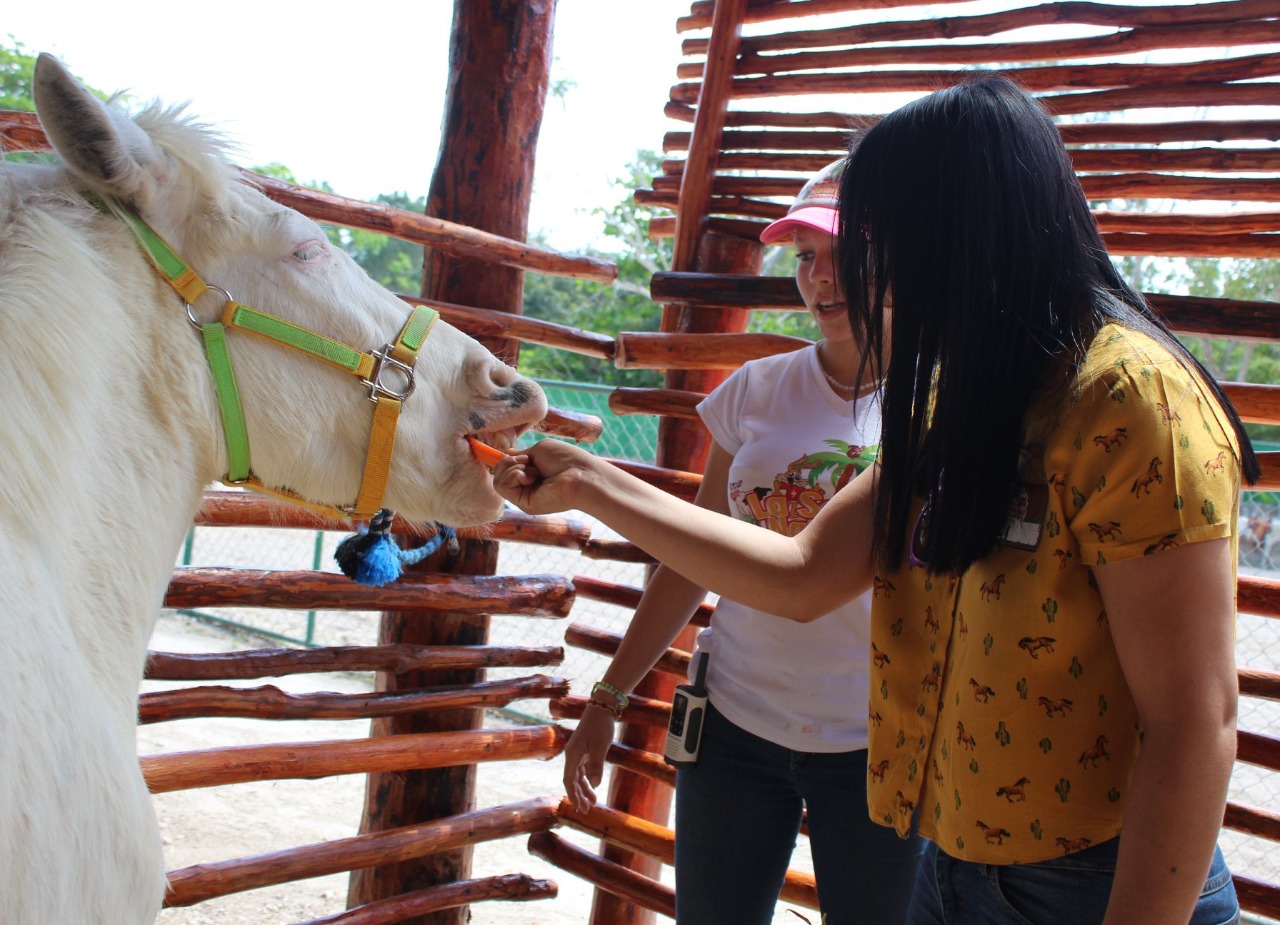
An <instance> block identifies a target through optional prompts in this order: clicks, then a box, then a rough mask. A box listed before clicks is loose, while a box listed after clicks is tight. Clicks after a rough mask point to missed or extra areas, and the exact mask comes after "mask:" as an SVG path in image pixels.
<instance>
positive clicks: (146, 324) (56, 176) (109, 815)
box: [0, 55, 546, 925]
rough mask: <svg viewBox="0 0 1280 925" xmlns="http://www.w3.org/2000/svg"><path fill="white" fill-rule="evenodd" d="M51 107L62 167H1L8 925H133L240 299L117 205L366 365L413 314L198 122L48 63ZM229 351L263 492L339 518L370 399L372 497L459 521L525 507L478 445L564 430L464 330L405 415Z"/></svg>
mask: <svg viewBox="0 0 1280 925" xmlns="http://www.w3.org/2000/svg"><path fill="white" fill-rule="evenodd" d="M35 97H36V107H37V110H38V113H39V116H40V119H41V122H42V123H43V125H44V127H45V130H46V133H47V134H48V136H49V139H50V141H51V143H52V145H53V147H54V149H55V151H56V152H57V154H58V155H59V157H60V158H61V160H62V161H63V163H64V164H65V166H48V165H23V164H5V165H2V166H0V390H2V391H0V394H2V395H3V398H4V404H5V408H4V411H3V413H2V414H0V454H2V457H0V458H2V459H3V475H2V476H0V922H3V923H4V925H85V923H95V925H136V923H148V922H152V921H153V920H154V918H155V916H156V914H157V912H158V910H159V908H160V904H161V900H162V896H163V893H164V889H165V877H164V860H163V856H162V852H161V843H160V836H159V831H158V828H157V825H156V822H155V819H154V817H153V815H152V810H151V806H150V800H149V797H148V794H147V790H146V787H145V785H144V783H143V779H142V776H141V774H140V773H139V770H138V762H137V757H136V752H135V728H136V715H137V704H136V700H137V693H138V686H139V682H140V679H141V678H142V671H143V661H144V658H145V654H146V649H147V643H148V639H149V637H150V635H151V630H152V627H153V624H154V622H155V618H156V614H157V612H158V610H159V607H160V604H161V601H162V599H163V595H164V591H165V588H166V585H167V583H168V581H169V577H170V574H171V571H172V568H173V563H174V561H175V558H176V554H177V550H178V549H179V547H180V545H181V542H182V539H183V536H184V534H185V532H186V530H187V528H188V527H189V526H190V524H191V521H192V518H193V516H194V515H195V512H196V509H197V507H198V504H199V501H200V497H201V494H202V492H203V490H204V488H205V486H206V485H208V484H210V482H212V481H215V480H217V479H219V478H223V477H224V476H226V475H227V473H228V468H229V466H232V457H233V456H236V455H237V454H236V453H234V452H230V451H229V450H228V449H227V448H226V445H225V442H224V430H228V431H229V430H232V429H234V428H233V427H232V426H231V425H230V424H227V423H224V422H225V421H227V420H228V419H227V418H225V417H224V414H223V412H222V411H221V410H220V408H221V405H220V402H219V399H218V397H217V396H216V395H215V387H214V380H213V377H212V375H211V372H210V364H209V362H208V361H207V359H206V351H205V347H204V345H203V342H202V330H200V329H198V328H201V327H202V326H203V330H205V331H206V332H207V330H208V323H209V322H211V321H214V320H216V319H217V318H218V317H219V316H220V314H221V312H222V311H223V304H224V302H228V301H230V299H229V298H228V297H227V296H225V295H224V294H222V293H221V292H220V290H210V291H208V292H206V293H204V294H203V295H200V296H199V297H193V298H191V300H190V301H191V305H190V306H189V309H184V305H183V301H184V300H183V299H182V298H180V297H179V296H178V295H177V294H175V292H174V291H173V289H172V288H171V287H170V284H168V283H167V282H165V280H164V279H162V278H161V275H160V273H159V272H157V270H156V269H155V268H154V267H153V266H152V265H151V264H150V263H149V262H148V260H147V259H146V258H145V257H144V255H143V251H142V249H141V247H140V245H139V244H138V243H137V242H136V240H135V238H134V236H133V235H132V234H131V232H130V230H129V228H128V226H127V225H126V223H125V222H124V221H123V220H122V219H121V217H120V216H119V214H109V212H108V211H104V208H107V207H106V205H105V203H106V202H111V203H118V204H122V205H123V207H124V208H127V209H130V210H132V211H133V212H136V213H137V214H138V215H140V216H141V217H142V219H144V220H145V222H146V223H147V224H148V225H149V226H150V227H151V228H153V229H155V231H156V232H157V233H158V234H159V235H160V237H162V238H163V239H164V240H166V241H167V242H168V243H169V244H170V245H171V246H172V249H173V251H174V252H176V254H177V255H179V256H180V257H181V258H182V259H183V260H184V261H185V262H186V263H187V264H188V265H189V266H190V267H193V268H195V270H196V271H198V273H199V275H200V277H202V278H203V280H205V281H206V282H207V283H208V284H209V285H210V286H216V287H221V289H224V290H226V291H227V292H228V293H231V294H232V295H234V299H235V300H236V302H237V303H239V304H243V305H246V306H251V307H252V308H255V309H258V310H259V311H260V312H264V313H270V314H271V315H274V316H277V317H279V318H283V319H286V320H287V321H290V322H293V323H295V324H297V325H301V326H304V327H306V328H308V329H310V330H312V331H315V332H319V333H320V334H323V335H325V336H326V337H327V338H331V339H332V341H334V342H338V343H340V344H346V345H350V346H353V347H355V348H356V349H357V351H358V352H363V351H366V350H372V349H375V348H378V347H380V346H381V345H384V344H388V343H394V342H395V341H396V339H397V334H398V332H400V330H401V327H402V325H404V324H405V322H406V319H407V318H408V317H409V310H408V308H407V307H406V306H405V304H404V303H403V302H401V301H400V300H399V299H397V298H396V297H395V296H393V295H392V294H390V293H388V292H387V291H386V290H384V289H382V288H380V287H379V286H377V285H376V284H375V283H374V282H373V281H371V280H370V279H369V278H368V277H367V276H366V275H365V274H364V273H363V272H362V271H361V270H360V269H359V268H358V267H356V266H355V264H353V263H352V261H351V260H350V259H348V258H347V256H346V255H345V254H343V253H342V252H341V251H340V250H337V249H335V248H333V247H332V246H330V245H329V243H328V242H327V241H326V239H325V236H324V235H323V234H322V233H321V231H320V229H319V228H318V227H317V226H316V224H315V223H314V222H312V221H310V220H308V219H307V218H305V217H304V216H302V215H300V214H298V213H297V212H294V211H292V210H290V209H287V208H284V207H282V206H280V205H277V204H275V203H273V202H272V201H270V200H269V199H267V198H266V197H265V196H263V195H262V194H261V193H260V192H259V191H257V190H255V189H253V188H252V187H251V186H249V185H246V184H245V183H244V182H241V181H240V180H239V179H238V175H237V173H236V171H235V170H234V168H233V167H232V166H231V165H230V163H229V162H228V161H227V160H226V158H225V156H224V154H223V150H222V145H221V143H220V142H219V141H218V140H217V138H216V137H215V136H214V135H213V134H211V133H210V132H209V131H208V130H207V129H205V128H204V127H202V126H198V125H196V124H194V123H193V122H192V121H191V120H190V119H189V118H188V117H185V116H183V115H182V114H181V113H180V112H178V111H175V110H171V109H163V108H161V107H159V106H157V105H152V106H151V107H150V108H148V109H147V110H146V111H144V112H142V113H141V114H139V115H138V116H137V117H136V119H133V118H130V117H128V116H127V115H126V114H125V113H124V112H123V111H122V110H120V109H119V108H117V107H116V106H114V105H104V104H103V103H101V102H100V101H99V100H97V99H96V98H94V97H93V96H91V95H90V94H89V93H87V92H86V91H85V90H84V88H83V87H81V86H80V85H79V84H78V83H77V82H76V81H75V80H74V79H73V78H72V77H71V76H70V75H69V74H68V73H67V72H66V71H65V70H64V69H63V68H62V66H61V65H60V64H59V63H58V62H57V61H55V60H53V59H52V58H50V57H48V56H44V55H42V56H41V57H40V59H39V62H38V64H37V67H36V73H35ZM86 193H90V194H91V195H92V194H96V197H97V199H96V202H97V205H95V204H91V202H90V201H89V199H87V198H86V195H85V194H86ZM110 208H112V209H118V207H116V206H112V207H110ZM185 291H187V292H188V293H190V292H191V290H190V289H188V290H185ZM188 311H189V312H190V317H188ZM226 342H227V345H228V350H229V353H230V358H231V362H232V364H233V367H234V373H235V377H236V380H237V382H238V388H239V392H240V396H241V399H242V405H243V420H244V435H245V437H246V438H247V440H248V444H249V448H250V451H251V453H252V457H251V462H252V469H251V472H252V476H253V477H256V478H257V479H258V480H260V481H261V483H262V484H264V485H266V486H278V487H280V488H282V489H286V490H287V491H289V492H291V493H294V494H296V495H297V496H299V497H301V498H305V499H310V500H313V501H316V502H320V503H323V504H329V505H335V506H345V505H350V504H352V502H353V499H355V498H356V497H357V494H358V491H359V492H360V493H361V494H363V491H362V490H361V489H360V488H359V486H362V485H367V482H365V481H362V480H363V479H364V472H365V458H366V448H367V447H368V446H369V444H370V441H371V420H372V415H373V413H374V412H373V408H374V405H373V404H371V403H370V401H369V399H370V397H371V393H373V392H378V394H380V395H382V397H383V398H386V397H387V394H388V393H389V394H390V395H391V397H392V399H393V401H394V400H395V396H397V395H399V396H404V397H403V414H401V415H400V418H399V423H398V429H397V430H396V432H395V445H394V454H393V457H392V462H391V464H390V472H389V476H388V477H387V482H386V489H385V494H384V499H383V498H375V500H374V504H375V505H376V504H378V503H381V504H385V505H386V506H388V507H392V508H395V509H396V510H398V511H399V512H400V513H401V514H403V515H404V516H406V517H408V518H411V519H414V520H422V521H425V520H439V521H443V522H445V523H450V524H455V525H462V524H476V523H482V522H487V521H491V520H493V519H494V518H496V517H497V516H498V514H499V513H500V511H501V507H502V502H501V500H500V499H499V498H498V496H497V495H496V494H494V492H493V489H492V484H491V482H490V479H489V476H488V473H487V471H486V470H485V469H484V468H483V467H482V466H481V465H480V464H479V463H477V462H476V461H475V460H474V459H473V458H472V456H471V453H470V451H469V449H468V445H467V443H466V439H465V438H466V437H467V435H469V434H470V435H479V436H481V438H482V439H484V438H488V439H493V438H495V437H500V436H506V437H511V436H513V435H515V434H518V433H520V432H521V431H523V430H524V429H526V428H528V427H529V426H530V425H531V424H532V423H534V422H535V421H537V420H539V419H540V418H541V417H542V416H543V415H544V414H545V412H546V404H545V400H544V398H543V396H542V393H541V391H540V390H539V389H538V387H537V386H536V385H535V384H533V383H532V382H530V381H529V380H527V379H525V378H523V377H521V376H519V375H518V374H517V373H516V372H515V371H514V370H512V369H511V368H510V367H508V366H506V365H505V364H503V363H500V362H498V361H497V360H495V359H494V358H493V356H492V355H491V354H489V353H488V352H487V351H485V350H484V349H483V348H482V347H481V346H480V345H479V344H478V343H476V342H475V341H473V340H471V339H470V338H468V337H466V336H465V335H463V334H461V333H460V332H458V331H457V330H455V329H453V328H452V327H450V326H448V325H446V324H444V323H443V322H439V323H436V324H435V326H434V327H433V328H431V330H430V332H429V334H428V335H427V336H426V339H425V343H424V344H423V345H422V348H421V352H420V355H419V356H418V357H417V361H416V375H417V378H416V390H414V391H413V394H412V395H407V396H406V395H405V393H406V392H408V391H409V388H408V383H409V381H411V380H410V378H409V377H410V376H411V373H410V372H409V370H407V369H406V368H405V367H404V366H397V365H395V364H390V365H389V366H388V369H389V370H390V372H384V373H383V374H382V380H381V381H382V386H383V388H382V389H381V390H378V389H377V387H376V386H369V385H368V383H365V384H364V385H362V384H361V382H360V381H358V380H357V379H355V378H353V376H352V375H350V374H349V373H348V372H347V371H343V370H342V369H340V368H338V366H337V365H335V364H334V363H331V362H324V361H322V360H319V359H316V358H315V357H313V356H310V355H307V354H305V353H302V352H299V351H297V350H293V349H288V348H286V347H282V346H280V345H279V344H277V343H273V342H272V341H270V340H267V339H263V338H261V337H257V336H251V335H250V334H246V333H242V332H240V331H237V330H235V329H234V328H231V329H228V330H227V335H226ZM210 349H212V348H210ZM401 358H402V359H403V356H402V357H401ZM405 366H412V360H411V361H410V363H407V364H405ZM373 378H374V379H378V378H379V377H378V375H377V374H375V375H374V377H373ZM380 407H381V406H380ZM381 445H382V446H384V447H385V444H381ZM377 468H378V467H377V465H376V464H375V465H374V466H373V469H377ZM378 482H379V476H378V475H377V473H375V475H374V484H375V487H376V485H377V484H378ZM379 494H382V493H381V492H380V491H376V490H375V491H374V495H379Z"/></svg>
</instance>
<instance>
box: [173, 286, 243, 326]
mask: <svg viewBox="0 0 1280 925" xmlns="http://www.w3.org/2000/svg"><path fill="white" fill-rule="evenodd" d="M207 289H208V290H211V291H213V292H221V293H222V294H223V295H224V296H226V297H227V302H234V301H235V299H233V298H231V293H229V292H227V290H225V289H223V288H222V287H221V286H208V287H207ZM182 304H183V305H184V306H186V309H187V320H188V321H190V322H191V323H192V324H193V325H194V326H195V329H196V330H197V331H203V330H204V325H203V324H201V323H200V322H199V321H197V320H196V314H195V312H194V311H192V310H191V303H190V302H183V303H182ZM222 304H223V305H225V304H227V303H226V302H223V303H222Z"/></svg>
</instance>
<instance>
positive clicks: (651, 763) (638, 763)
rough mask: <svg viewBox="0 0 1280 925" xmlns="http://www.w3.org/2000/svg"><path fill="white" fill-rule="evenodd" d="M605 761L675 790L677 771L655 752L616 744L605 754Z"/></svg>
mask: <svg viewBox="0 0 1280 925" xmlns="http://www.w3.org/2000/svg"><path fill="white" fill-rule="evenodd" d="M605 760H606V761H608V762H609V763H610V764H614V765H617V766H618V767H620V768H626V769H627V770H628V771H634V772H635V773H636V774H641V775H644V776H645V777H647V778H649V779H650V780H656V781H658V782H659V783H662V784H666V785H667V786H668V787H672V788H674V787H675V785H676V769H675V768H673V767H672V766H671V765H669V764H667V762H666V761H665V760H663V757H662V756H661V755H655V754H654V753H653V752H646V751H644V750H643V749H639V748H632V747H631V746H629V745H623V744H621V743H620V742H614V743H613V744H612V745H610V746H609V751H607V752H606V753H605Z"/></svg>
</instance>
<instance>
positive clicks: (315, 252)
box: [293, 241, 324, 260]
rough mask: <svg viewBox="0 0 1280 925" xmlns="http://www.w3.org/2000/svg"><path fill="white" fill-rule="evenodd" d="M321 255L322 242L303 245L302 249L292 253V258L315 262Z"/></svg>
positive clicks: (322, 249)
mask: <svg viewBox="0 0 1280 925" xmlns="http://www.w3.org/2000/svg"><path fill="white" fill-rule="evenodd" d="M323 253H324V244H323V242H320V241H312V242H310V243H309V244H304V245H303V246H302V247H300V248H298V249H297V250H296V251H294V252H293V256H295V257H297V258H298V259H299V260H315V259H316V258H317V257H319V256H320V255H321V254H323Z"/></svg>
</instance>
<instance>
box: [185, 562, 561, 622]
mask: <svg viewBox="0 0 1280 925" xmlns="http://www.w3.org/2000/svg"><path fill="white" fill-rule="evenodd" d="M573 594H574V591H573V584H572V583H571V582H569V581H568V580H567V579H565V578H561V577H559V576H556V575H521V576H514V575H438V574H425V573H423V574H420V573H416V572H413V573H407V574H405V575H402V576H401V577H400V578H398V579H396V581H394V582H392V583H391V584H389V585H384V586H383V587H381V588H374V587H370V586H368V585H362V584H360V583H359V582H355V581H352V580H351V579H350V578H347V577H346V576H345V575H338V574H334V573H331V572H312V571H287V570H267V569H246V568H179V569H175V570H174V572H173V577H172V579H170V581H169V590H168V591H167V592H166V593H165V597H164V606H165V607H174V608H180V609H190V608H194V607H278V608H284V609H287V610H368V611H384V610H420V611H432V612H438V613H472V614H518V615H520V616H525V617H549V618H553V619H554V618H558V617H563V616H567V615H568V613H569V611H570V610H571V609H572V607H573Z"/></svg>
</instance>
